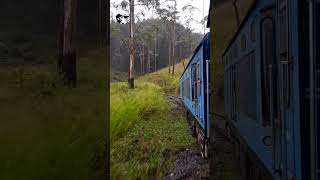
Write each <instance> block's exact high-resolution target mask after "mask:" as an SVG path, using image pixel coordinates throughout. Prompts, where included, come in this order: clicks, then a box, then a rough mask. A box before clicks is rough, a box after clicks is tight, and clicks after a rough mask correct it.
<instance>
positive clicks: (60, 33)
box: [57, 0, 64, 79]
mask: <svg viewBox="0 0 320 180" xmlns="http://www.w3.org/2000/svg"><path fill="white" fill-rule="evenodd" d="M59 9H60V17H59V27H58V50H59V52H58V63H57V69H58V75H59V78H60V79H62V61H63V44H64V0H60V1H59Z"/></svg>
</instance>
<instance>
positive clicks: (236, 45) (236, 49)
mask: <svg viewBox="0 0 320 180" xmlns="http://www.w3.org/2000/svg"><path fill="white" fill-rule="evenodd" d="M238 54H239V53H238V44H237V43H235V44H234V47H233V58H234V59H235V60H236V59H237V58H238Z"/></svg>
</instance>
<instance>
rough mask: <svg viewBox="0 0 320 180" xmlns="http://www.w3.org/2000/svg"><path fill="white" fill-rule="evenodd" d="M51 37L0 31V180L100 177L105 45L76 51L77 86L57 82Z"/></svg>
mask: <svg viewBox="0 0 320 180" xmlns="http://www.w3.org/2000/svg"><path fill="white" fill-rule="evenodd" d="M55 42H56V41H55V40H54V39H51V38H50V37H45V36H32V35H23V34H20V33H19V35H18V34H14V33H0V49H1V50H0V59H1V66H0V84H1V86H0V107H1V108H0V114H1V118H0V119H1V121H0V144H1V149H0V160H1V163H0V172H1V173H0V179H2V180H7V179H8V180H9V179H10V180H15V179H26V180H27V179H30V180H34V179H69V180H71V179H75V180H81V179H103V178H104V175H103V174H104V173H105V171H106V159H107V153H106V141H107V138H106V133H107V132H106V116H107V114H106V113H105V112H106V110H105V108H106V107H107V104H106V98H107V97H106V95H107V93H106V75H107V72H106V67H105V55H104V54H105V50H96V51H91V52H89V53H88V54H80V58H79V59H78V60H79V61H78V67H77V71H78V75H79V76H78V80H79V82H78V87H77V88H74V89H69V88H66V87H63V86H62V85H61V84H59V82H58V80H57V76H56V75H57V73H56V63H55V59H56V58H55V52H56V49H55Z"/></svg>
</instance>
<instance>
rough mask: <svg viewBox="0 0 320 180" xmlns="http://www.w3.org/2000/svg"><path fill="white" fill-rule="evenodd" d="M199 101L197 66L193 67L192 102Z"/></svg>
mask: <svg viewBox="0 0 320 180" xmlns="http://www.w3.org/2000/svg"><path fill="white" fill-rule="evenodd" d="M196 99H197V66H196V64H193V65H192V101H195V100H196Z"/></svg>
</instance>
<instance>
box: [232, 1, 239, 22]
mask: <svg viewBox="0 0 320 180" xmlns="http://www.w3.org/2000/svg"><path fill="white" fill-rule="evenodd" d="M233 8H234V12H235V15H236V20H237V25H238V27H239V26H240V16H239V11H238V6H237V0H233Z"/></svg>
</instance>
